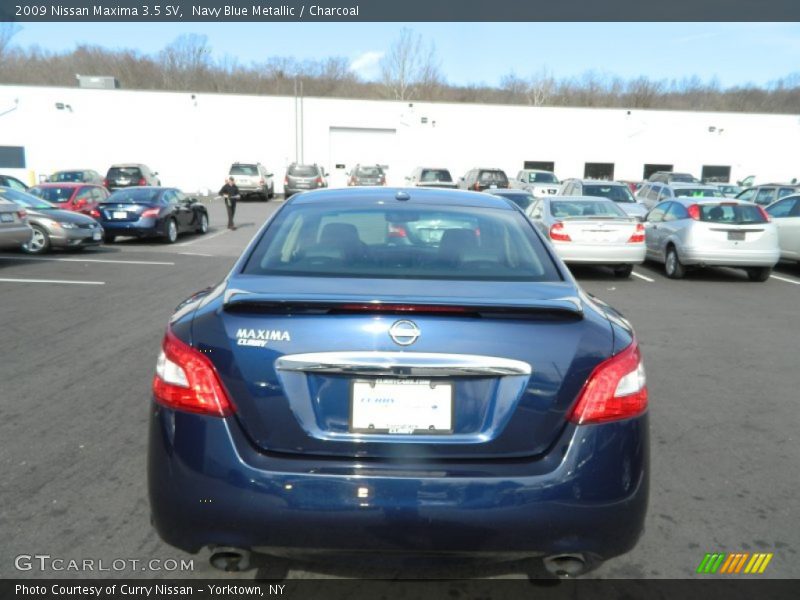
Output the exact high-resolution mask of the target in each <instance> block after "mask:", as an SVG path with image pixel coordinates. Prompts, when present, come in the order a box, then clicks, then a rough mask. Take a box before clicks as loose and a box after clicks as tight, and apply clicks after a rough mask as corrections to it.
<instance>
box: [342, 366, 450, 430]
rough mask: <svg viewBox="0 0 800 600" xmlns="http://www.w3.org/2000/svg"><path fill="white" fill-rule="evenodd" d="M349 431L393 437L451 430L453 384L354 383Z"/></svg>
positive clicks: (418, 381)
mask: <svg viewBox="0 0 800 600" xmlns="http://www.w3.org/2000/svg"><path fill="white" fill-rule="evenodd" d="M350 431H351V432H353V433H389V434H397V435H411V434H441V433H452V431H453V384H452V383H449V382H439V381H431V380H423V379H377V380H374V381H354V382H353V384H352V386H351V399H350Z"/></svg>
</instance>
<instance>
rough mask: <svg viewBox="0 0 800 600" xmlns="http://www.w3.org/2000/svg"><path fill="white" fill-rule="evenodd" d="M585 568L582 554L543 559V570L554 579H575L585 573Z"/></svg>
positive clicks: (559, 555)
mask: <svg viewBox="0 0 800 600" xmlns="http://www.w3.org/2000/svg"><path fill="white" fill-rule="evenodd" d="M586 567H587V565H586V559H585V558H584V557H583V555H582V554H554V555H552V556H547V557H545V558H544V568H545V569H547V572H548V573H551V574H552V575H555V576H556V577H564V578H566V577H577V576H578V575H581V574H582V573H584V572H586Z"/></svg>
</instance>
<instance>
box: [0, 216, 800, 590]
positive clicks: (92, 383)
mask: <svg viewBox="0 0 800 600" xmlns="http://www.w3.org/2000/svg"><path fill="white" fill-rule="evenodd" d="M279 205H280V201H271V202H269V203H259V202H252V203H251V202H242V203H240V204H239V210H238V214H237V222H238V224H239V225H240V226H239V228H238V229H237V230H235V231H229V230H228V229H226V228H224V222H225V219H224V209H223V207H222V206H221V205H219V204H217V203H212V204H211V207H210V211H211V212H210V214H211V230H210V231H209V232H208V234H206V235H204V236H203V235H187V236H182V237H181V238H180V239H179V241H178V243H176V244H173V245H167V244H163V243H160V242H158V241H153V240H149V241H147V240H146V241H138V240H132V239H131V240H125V239H122V240H120V241H119V242H118V243H115V244H112V245H105V246H102V247H100V248H97V249H90V250H87V251H85V252H83V253H53V254H50V255H47V256H45V257H42V258H38V257H37V258H33V257H29V256H26V255H23V254H18V253H9V252H4V253H0V298H1V299H2V311H0V332H2V352H0V440H2V441H1V442H0V472H2V477H0V498H2V500H3V501H2V502H0V539H2V540H3V543H2V544H0V577H5V578H7V577H87V576H88V577H92V576H98V577H109V576H118V577H123V576H124V577H168V576H169V577H187V578H190V577H191V578H208V577H218V576H220V573H219V572H218V571H215V570H214V569H212V568H211V567H210V566H209V565H208V562H207V554H206V553H201V554H199V555H196V556H189V555H186V554H184V553H182V552H180V551H178V550H175V549H173V548H170V547H168V546H166V545H165V544H163V543H162V542H161V541H160V540H159V539H158V537H157V536H156V534H155V533H154V531H153V530H152V529H151V527H150V523H149V509H148V502H147V494H146V469H145V457H146V440H147V421H148V405H149V402H150V382H151V379H152V375H153V370H154V365H155V360H156V356H157V354H158V351H159V346H160V342H161V337H162V335H163V332H164V327H165V325H166V323H167V320H168V318H169V316H170V314H171V313H172V311H173V309H174V307H175V306H176V305H177V304H178V303H179V302H180V301H181V300H183V299H184V298H186V297H187V296H189V295H190V294H191V293H193V292H195V291H197V290H200V289H202V288H205V287H207V286H209V285H212V284H214V283H216V282H218V281H219V280H220V279H221V278H222V277H224V276H225V274H226V273H227V271H228V270H229V269H230V268H231V266H232V264H233V262H234V260H235V259H236V258H237V257H238V256H239V254H240V253H241V251H242V249H243V248H244V246H245V245H246V244H247V242H248V241H249V240H250V239H251V238H252V236H253V234H254V233H255V232H256V230H257V229H258V227H259V226H260V225H261V224H262V223H263V222H264V220H265V219H266V218H267V217H268V215H269V214H271V213H272V212H273V211H274V210H275V208H276V207H277V206H279ZM574 272H575V275H576V277H577V278H578V280H579V281H580V282H581V284H582V285H583V286H584V287H585V288H586V290H587V291H589V292H591V293H593V294H595V295H597V296H599V297H600V298H602V299H603V300H605V301H607V302H609V303H610V304H612V305H613V306H615V307H616V308H617V309H619V310H620V311H621V312H622V313H623V314H625V316H626V317H627V318H628V319H630V320H631V321H632V322H633V324H634V326H635V327H636V330H637V335H638V337H639V340H640V343H641V348H642V353H643V356H644V359H645V361H646V362H645V364H646V366H647V374H648V385H649V389H650V398H651V405H650V411H651V419H650V423H651V436H652V437H651V442H652V446H651V462H652V472H651V499H650V508H649V513H648V518H647V527H646V531H645V533H644V535H643V537H642V540H641V542H640V543H639V545H638V546H637V547H636V548H635V549H634V551H633V552H631V553H630V554H628V555H626V556H623V557H619V558H617V559H615V560H612V561H609V562H608V563H606V564H605V565H603V566H602V567H601V568H600V569H598V570H597V571H595V572H593V573H592V574H591V575H590V576H591V577H602V578H609V577H623V578H685V577H692V576H694V573H695V570H696V568H697V566H698V565H699V563H700V561H701V560H702V558H703V556H704V554H705V553H707V552H770V553H774V557H773V559H772V561H771V563H770V564H769V568H768V569H767V571H766V572H765V573H764V575H763V577H798V576H800V567H798V561H797V558H798V557H797V551H798V549H800V518H798V517H800V508H799V507H800V503H799V502H798V501H797V495H798V487H800V485H799V484H798V482H799V481H800V479H799V478H798V476H797V472H798V464H800V449H799V445H798V433H797V432H798V423H799V422H800V420H799V419H798V398H799V397H800V394H799V393H798V383H799V382H800V377H799V376H798V372H800V361H799V360H798V353H797V348H798V339H799V337H800V336H798V334H799V333H800V327H798V325H797V307H798V303H799V302H800V268H798V267H797V266H796V265H781V266H779V268H778V269H777V270H776V271H775V274H774V277H773V278H771V279H770V280H769V281H768V282H766V283H751V282H749V281H747V280H746V277H745V276H744V274H743V273H742V272H738V271H735V270H728V269H714V270H706V271H701V272H694V273H690V274H689V276H688V277H687V278H686V279H685V280H681V281H671V280H668V279H666V277H665V276H664V275H663V270H662V269H661V268H660V267H659V266H658V265H652V264H647V265H643V266H638V267H637V268H636V269H635V272H634V276H633V277H632V278H631V279H629V280H618V279H616V278H614V277H613V275H612V274H611V272H610V271H606V270H604V269H602V268H579V269H575V270H574ZM298 535H302V533H301V532H298ZM34 554H48V555H51V556H52V557H60V558H63V559H66V560H67V561H68V560H76V561H83V560H85V559H88V560H95V561H99V560H101V559H102V560H103V561H106V564H107V563H108V562H110V561H112V560H114V559H135V560H140V561H142V562H144V561H149V560H152V559H154V558H155V559H162V560H167V559H174V560H178V561H180V560H181V559H194V563H193V568H192V569H191V570H186V571H182V572H181V571H178V572H175V571H165V570H162V571H152V570H142V569H141V567H140V566H137V567H136V568H135V569H133V568H126V569H124V570H121V571H116V570H112V571H111V572H98V571H95V572H91V571H89V572H86V571H84V572H79V571H70V570H64V571H52V570H48V571H45V572H42V571H40V570H38V569H37V568H33V569H31V570H29V571H19V570H17V569H16V568H15V559H16V557H17V556H19V555H34ZM95 564H97V563H95ZM259 566H260V568H259V569H258V570H255V571H249V572H245V573H242V574H237V575H224V576H225V577H230V578H253V577H254V576H258V577H264V576H270V577H272V576H274V573H275V572H276V571H277V572H279V574H282V573H283V571H285V572H286V574H287V575H288V577H289V578H297V577H364V578H366V577H408V576H413V575H420V576H425V577H447V578H451V577H456V578H457V577H525V576H528V575H533V576H537V574H538V573H539V572H538V571H537V569H536V567H535V566H532V565H530V564H528V563H520V564H512V565H505V566H496V565H478V566H475V565H469V566H460V565H453V566H450V567H447V568H446V569H445V570H444V571H442V570H438V571H437V570H433V571H432V570H431V569H430V568H428V567H426V566H425V565H420V564H419V563H414V564H400V565H398V564H397V563H394V562H389V563H386V564H381V563H380V561H378V563H377V564H371V565H368V566H366V565H360V564H347V565H336V566H332V565H321V564H317V565H308V564H302V565H298V564H286V563H282V562H280V561H263V562H260V563H259ZM437 568H438V567H437ZM442 568H444V567H442ZM453 585H454V586H455V587H454V589H455V590H456V591H458V585H460V584H458V583H454V584H453ZM473 591H474V590H473ZM484 591H485V595H487V596H489V595H491V588H490V587H488V584H487V587H486V589H485V590H484ZM451 595H452V594H451Z"/></svg>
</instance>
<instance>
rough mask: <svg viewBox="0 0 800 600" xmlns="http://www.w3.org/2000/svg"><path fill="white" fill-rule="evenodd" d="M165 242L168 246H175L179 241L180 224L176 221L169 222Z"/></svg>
mask: <svg viewBox="0 0 800 600" xmlns="http://www.w3.org/2000/svg"><path fill="white" fill-rule="evenodd" d="M164 241H165V242H166V243H167V244H174V243H175V242H177V241H178V224H177V223H176V222H175V219H170V220H168V221H167V227H166V229H165V231H164Z"/></svg>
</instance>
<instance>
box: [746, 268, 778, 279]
mask: <svg viewBox="0 0 800 600" xmlns="http://www.w3.org/2000/svg"><path fill="white" fill-rule="evenodd" d="M746 271H747V277H748V279H750V281H761V282H763V281H766V280H767V279H769V276H770V275H771V274H772V269H771V268H770V267H750V268H748V269H746Z"/></svg>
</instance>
